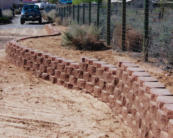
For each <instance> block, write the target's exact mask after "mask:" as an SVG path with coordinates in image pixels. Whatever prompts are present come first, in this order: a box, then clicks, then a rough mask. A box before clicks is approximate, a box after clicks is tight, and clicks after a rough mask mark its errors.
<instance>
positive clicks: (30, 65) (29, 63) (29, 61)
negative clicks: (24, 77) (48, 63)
mask: <svg viewBox="0 0 173 138" xmlns="http://www.w3.org/2000/svg"><path fill="white" fill-rule="evenodd" d="M27 65H28V66H29V67H30V68H32V65H33V62H32V61H31V60H28V61H27Z"/></svg>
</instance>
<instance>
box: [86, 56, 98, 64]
mask: <svg viewBox="0 0 173 138" xmlns="http://www.w3.org/2000/svg"><path fill="white" fill-rule="evenodd" d="M95 61H98V60H97V59H95V58H91V59H87V63H88V64H89V65H93V63H94V62H95Z"/></svg>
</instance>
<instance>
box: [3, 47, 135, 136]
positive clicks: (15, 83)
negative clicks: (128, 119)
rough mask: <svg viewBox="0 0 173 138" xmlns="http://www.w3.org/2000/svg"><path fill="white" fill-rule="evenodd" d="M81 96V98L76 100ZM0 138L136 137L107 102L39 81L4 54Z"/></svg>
mask: <svg viewBox="0 0 173 138" xmlns="http://www.w3.org/2000/svg"><path fill="white" fill-rule="evenodd" d="M76 97H77V98H76ZM0 122H1V123H0V137H2V138H61V137H63V138H65V137H68V138H69V137H70V138H73V137H78V138H80V137H81V138H84V137H91V138H106V137H110V138H135V137H134V136H133V133H132V132H131V129H130V128H129V127H127V126H126V125H125V124H123V123H122V122H121V121H120V118H119V117H118V116H115V115H113V114H112V112H111V109H110V108H109V107H108V106H107V105H106V104H105V103H103V102H101V101H98V100H97V99H96V98H94V97H92V96H91V95H89V94H85V93H82V92H81V91H77V90H70V89H66V88H64V87H61V86H58V85H56V84H52V83H50V82H48V81H44V80H42V79H38V78H35V76H33V75H32V74H31V73H30V72H26V71H24V70H23V69H21V68H17V67H16V66H14V65H12V64H10V63H8V62H7V60H6V59H5V52H4V50H1V51H0Z"/></svg>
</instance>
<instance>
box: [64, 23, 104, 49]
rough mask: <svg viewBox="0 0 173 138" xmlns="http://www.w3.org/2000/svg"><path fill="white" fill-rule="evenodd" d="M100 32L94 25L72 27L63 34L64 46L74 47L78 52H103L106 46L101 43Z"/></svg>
mask: <svg viewBox="0 0 173 138" xmlns="http://www.w3.org/2000/svg"><path fill="white" fill-rule="evenodd" d="M99 34H100V30H99V29H97V27H95V26H94V25H90V26H87V25H83V26H80V25H76V24H74V25H71V26H70V27H69V29H68V30H67V31H66V32H65V33H64V34H63V39H62V45H64V46H74V47H75V48H76V49H78V50H103V49H105V48H106V47H105V45H104V43H103V42H101V41H99V39H98V38H99Z"/></svg>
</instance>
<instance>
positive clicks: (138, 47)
mask: <svg viewBox="0 0 173 138" xmlns="http://www.w3.org/2000/svg"><path fill="white" fill-rule="evenodd" d="M113 43H114V45H116V46H117V47H118V48H120V49H121V45H122V26H121V25H117V26H116V27H115V30H114V32H113ZM125 43H126V50H127V51H134V52H141V51H142V45H143V35H142V34H141V33H139V32H138V31H136V30H135V29H134V28H132V27H129V26H127V30H126V42H125Z"/></svg>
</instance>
